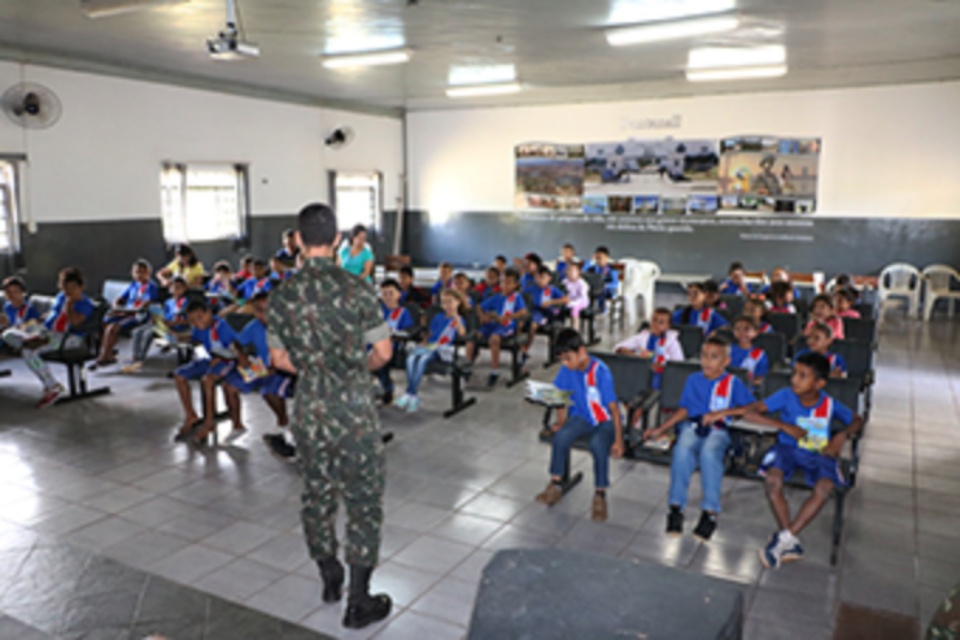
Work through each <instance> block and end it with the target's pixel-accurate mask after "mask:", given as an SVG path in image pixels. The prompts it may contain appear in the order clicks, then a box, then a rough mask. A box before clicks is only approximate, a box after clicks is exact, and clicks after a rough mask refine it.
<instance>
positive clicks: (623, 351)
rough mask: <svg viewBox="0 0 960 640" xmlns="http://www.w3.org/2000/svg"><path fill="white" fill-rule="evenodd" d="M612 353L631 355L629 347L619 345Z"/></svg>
mask: <svg viewBox="0 0 960 640" xmlns="http://www.w3.org/2000/svg"><path fill="white" fill-rule="evenodd" d="M614 353H619V354H622V355H625V356H630V355H633V351H630V349H627V348H626V347H620V348H619V349H617V350H616V351H614Z"/></svg>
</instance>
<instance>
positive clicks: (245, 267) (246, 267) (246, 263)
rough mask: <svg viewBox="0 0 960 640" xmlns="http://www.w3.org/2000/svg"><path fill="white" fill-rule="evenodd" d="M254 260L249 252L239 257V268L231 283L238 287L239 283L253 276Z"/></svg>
mask: <svg viewBox="0 0 960 640" xmlns="http://www.w3.org/2000/svg"><path fill="white" fill-rule="evenodd" d="M254 260H256V258H255V257H254V256H253V254H251V253H248V254H247V255H245V256H243V257H242V258H240V269H239V270H238V271H237V272H236V273H235V274H234V276H233V277H234V280H233V284H234V286H235V287H239V286H240V285H241V284H243V283H244V282H246V281H247V280H249V279H250V278H252V277H253V261H254Z"/></svg>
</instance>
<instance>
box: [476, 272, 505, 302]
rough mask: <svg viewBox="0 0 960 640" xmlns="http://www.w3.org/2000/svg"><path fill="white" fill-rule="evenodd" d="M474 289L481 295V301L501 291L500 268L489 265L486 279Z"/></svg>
mask: <svg viewBox="0 0 960 640" xmlns="http://www.w3.org/2000/svg"><path fill="white" fill-rule="evenodd" d="M473 291H474V293H476V295H477V296H479V298H480V301H481V302H482V301H484V300H486V299H487V298H489V297H490V296H492V295H496V294H498V293H500V270H499V269H497V268H496V267H487V273H486V279H485V280H484V281H483V282H481V283H480V284H478V285H477V286H475V287H474V288H473Z"/></svg>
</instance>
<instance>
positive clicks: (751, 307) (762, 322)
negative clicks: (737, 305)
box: [743, 298, 773, 333]
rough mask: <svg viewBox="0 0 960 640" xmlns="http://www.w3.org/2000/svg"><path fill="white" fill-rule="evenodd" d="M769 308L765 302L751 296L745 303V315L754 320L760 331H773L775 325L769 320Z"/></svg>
mask: <svg viewBox="0 0 960 640" xmlns="http://www.w3.org/2000/svg"><path fill="white" fill-rule="evenodd" d="M766 314H767V310H766V308H765V307H764V306H763V302H761V301H760V300H757V299H755V298H750V299H749V300H747V301H746V302H744V303H743V315H745V316H746V317H748V318H750V319H751V320H753V323H754V324H755V325H756V326H757V331H758V332H759V333H773V325H771V324H770V323H769V322H767V319H766V317H765V316H766Z"/></svg>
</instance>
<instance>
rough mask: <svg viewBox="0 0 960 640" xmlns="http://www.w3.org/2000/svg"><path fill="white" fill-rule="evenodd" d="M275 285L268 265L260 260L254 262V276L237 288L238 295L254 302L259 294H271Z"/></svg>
mask: <svg viewBox="0 0 960 640" xmlns="http://www.w3.org/2000/svg"><path fill="white" fill-rule="evenodd" d="M273 285H274V281H273V279H271V278H270V273H269V271H268V270H267V263H266V262H264V261H263V260H260V259H259V258H258V259H256V260H254V261H253V275H252V276H251V277H249V278H247V279H246V280H245V281H244V282H243V283H242V284H241V285H240V286H239V287H237V294H238V295H239V296H240V298H241V299H243V300H245V301H246V300H252V299H253V296H255V295H257V294H258V293H269V292H270V290H271V289H273Z"/></svg>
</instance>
